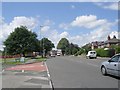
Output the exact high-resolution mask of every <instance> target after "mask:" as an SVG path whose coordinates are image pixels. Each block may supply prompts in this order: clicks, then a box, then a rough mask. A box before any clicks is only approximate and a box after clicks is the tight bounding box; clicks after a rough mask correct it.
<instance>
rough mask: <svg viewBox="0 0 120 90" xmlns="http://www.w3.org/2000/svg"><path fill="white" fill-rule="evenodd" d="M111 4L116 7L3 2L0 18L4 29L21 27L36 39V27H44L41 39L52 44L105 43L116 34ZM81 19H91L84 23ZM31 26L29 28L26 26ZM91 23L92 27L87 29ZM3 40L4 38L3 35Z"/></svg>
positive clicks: (108, 5) (107, 3)
mask: <svg viewBox="0 0 120 90" xmlns="http://www.w3.org/2000/svg"><path fill="white" fill-rule="evenodd" d="M114 4H116V5H117V3H113V2H111V3H110V2H104V3H95V2H79V3H78V2H59V3H58V2H56V3H55V2H47V3H42V2H16V3H15V2H13V3H12V2H3V3H2V18H3V22H4V23H3V24H4V25H6V24H7V25H6V26H7V27H10V26H11V27H13V28H11V29H14V27H15V26H14V25H18V26H19V25H20V24H21V25H23V24H25V25H28V28H29V27H30V29H32V30H33V31H34V32H36V33H37V34H38V36H39V35H40V34H39V33H40V27H39V26H40V25H45V27H44V28H43V30H41V31H43V32H41V33H42V36H44V37H48V38H49V39H50V40H51V41H53V42H54V43H55V44H57V43H58V41H59V40H60V39H61V38H62V37H66V38H68V39H69V40H70V42H73V43H76V44H78V45H79V46H82V45H84V44H86V43H89V42H91V41H95V40H105V39H106V38H107V35H108V34H110V35H111V36H113V34H116V33H117V24H116V23H117V20H118V10H117V8H116V5H114ZM16 17H17V18H16ZM23 17H24V18H23ZM77 17H78V19H77ZM84 18H87V20H88V19H90V18H91V19H90V21H87V20H86V21H84ZM24 19H26V23H25V21H24ZM22 20H23V23H22ZM27 20H28V21H29V22H27ZM82 20H83V22H82ZM32 22H33V25H30V23H32ZM91 23H93V24H95V25H94V26H91ZM97 23H98V24H97ZM93 24H92V25H93ZM5 29H6V28H5ZM4 31H5V30H4ZM11 31H13V30H9V31H8V35H9V33H10V32H11ZM104 31H105V34H104V33H103V32H104ZM6 32H7V30H6ZM52 34H53V36H52ZM97 34H100V35H97ZM102 34H103V35H102ZM94 35H96V36H94ZM97 36H99V37H97ZM3 37H5V38H7V35H3ZM91 37H93V38H91ZM38 38H39V37H38ZM85 38H86V39H85ZM90 38H91V39H90ZM2 39H3V38H2ZM84 39H85V40H84ZM3 41H4V39H3ZM85 41H86V42H85Z"/></svg>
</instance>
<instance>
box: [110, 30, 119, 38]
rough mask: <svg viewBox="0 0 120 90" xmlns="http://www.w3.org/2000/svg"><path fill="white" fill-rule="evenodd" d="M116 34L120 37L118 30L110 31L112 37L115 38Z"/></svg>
mask: <svg viewBox="0 0 120 90" xmlns="http://www.w3.org/2000/svg"><path fill="white" fill-rule="evenodd" d="M114 35H115V36H116V38H119V39H120V32H118V31H112V32H111V33H110V37H111V38H113V36H114Z"/></svg>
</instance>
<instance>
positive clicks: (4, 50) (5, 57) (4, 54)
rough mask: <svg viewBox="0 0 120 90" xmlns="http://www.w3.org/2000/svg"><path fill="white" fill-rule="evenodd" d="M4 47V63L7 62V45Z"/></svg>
mask: <svg viewBox="0 0 120 90" xmlns="http://www.w3.org/2000/svg"><path fill="white" fill-rule="evenodd" d="M3 49H4V63H6V46H3Z"/></svg>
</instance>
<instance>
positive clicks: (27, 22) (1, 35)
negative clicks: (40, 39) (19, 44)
mask: <svg viewBox="0 0 120 90" xmlns="http://www.w3.org/2000/svg"><path fill="white" fill-rule="evenodd" d="M0 22H2V23H1V24H0V27H1V28H2V29H1V30H0V49H2V44H3V41H4V40H5V39H6V38H7V37H8V35H10V33H11V32H13V31H14V29H15V28H16V27H19V26H21V25H23V26H26V27H27V28H28V29H29V30H31V29H34V28H35V27H36V25H37V23H38V20H37V19H36V18H33V17H25V16H20V17H14V19H13V20H12V21H11V22H10V23H5V22H4V19H2V20H0Z"/></svg>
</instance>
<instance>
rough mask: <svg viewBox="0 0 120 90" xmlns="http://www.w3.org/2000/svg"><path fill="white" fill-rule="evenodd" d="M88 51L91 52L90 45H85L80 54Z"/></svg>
mask: <svg viewBox="0 0 120 90" xmlns="http://www.w3.org/2000/svg"><path fill="white" fill-rule="evenodd" d="M88 51H91V46H90V44H86V45H84V46H83V47H82V53H85V54H87V53H88Z"/></svg>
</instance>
